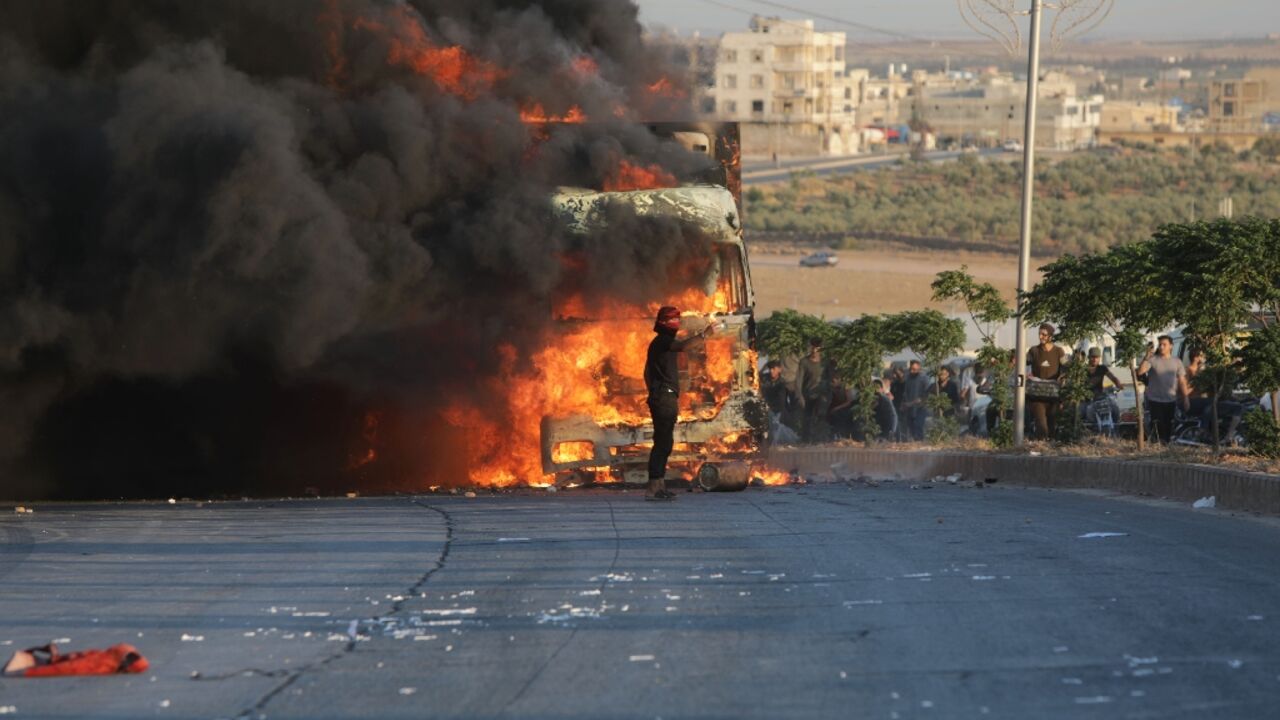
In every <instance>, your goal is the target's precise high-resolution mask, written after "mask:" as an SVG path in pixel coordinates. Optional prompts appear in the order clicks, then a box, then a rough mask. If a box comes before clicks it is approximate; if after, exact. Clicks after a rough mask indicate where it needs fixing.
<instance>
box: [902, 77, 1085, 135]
mask: <svg viewBox="0 0 1280 720" xmlns="http://www.w3.org/2000/svg"><path fill="white" fill-rule="evenodd" d="M913 107H914V112H915V116H916V118H917V119H918V120H920V121H922V122H924V123H925V124H927V125H928V126H929V128H930V129H932V130H933V132H934V133H935V134H936V135H937V136H938V138H939V140H940V141H944V142H945V141H947V140H952V141H961V142H975V143H979V144H995V143H998V142H1000V141H1003V140H1018V141H1021V140H1023V122H1024V117H1025V115H1026V85H1025V84H1024V83H1023V82H1022V81H1020V80H1015V79H1014V78H1012V77H1011V76H1005V75H997V76H989V77H986V78H983V80H982V81H981V82H980V83H979V84H976V85H974V86H971V87H967V88H958V89H940V90H931V89H929V88H925V89H924V91H923V92H921V93H920V94H919V97H918V100H917V101H916V102H915V104H914V105H913ZM1101 116H1102V96H1101V95H1092V96H1088V97H1078V96H1077V95H1076V94H1075V86H1074V83H1073V82H1071V81H1069V80H1066V79H1063V78H1055V77H1053V76H1052V75H1050V76H1048V77H1046V78H1045V80H1044V81H1042V82H1041V84H1040V92H1039V99H1038V102H1037V105H1036V145H1037V146H1038V147H1046V148H1053V149H1058V150H1073V149H1076V148H1082V147H1089V146H1091V145H1093V144H1094V142H1095V135H1096V132H1097V129H1098V124H1099V121H1100V120H1101Z"/></svg>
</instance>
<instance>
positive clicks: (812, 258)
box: [800, 250, 840, 267]
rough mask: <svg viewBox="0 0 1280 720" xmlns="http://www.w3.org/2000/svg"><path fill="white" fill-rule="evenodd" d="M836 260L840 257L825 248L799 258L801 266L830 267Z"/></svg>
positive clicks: (838, 260)
mask: <svg viewBox="0 0 1280 720" xmlns="http://www.w3.org/2000/svg"><path fill="white" fill-rule="evenodd" d="M838 262H840V258H839V257H837V256H836V254H835V253H833V252H827V251H826V250H823V251H820V252H816V253H814V254H812V255H806V256H804V257H802V258H800V266H801V267H831V266H832V265H835V264H836V263H838Z"/></svg>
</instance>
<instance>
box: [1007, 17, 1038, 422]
mask: <svg viewBox="0 0 1280 720" xmlns="http://www.w3.org/2000/svg"><path fill="white" fill-rule="evenodd" d="M1043 12H1044V2H1043V0H1031V35H1030V38H1029V39H1028V42H1027V102H1026V110H1027V114H1026V119H1025V124H1024V126H1023V132H1022V137H1023V143H1022V221H1021V234H1020V236H1019V240H1018V316H1017V317H1016V318H1015V319H1014V322H1013V331H1014V332H1015V333H1017V335H1016V340H1015V344H1014V362H1015V363H1017V364H1016V365H1015V367H1017V369H1018V371H1017V373H1015V375H1014V377H1015V378H1016V382H1015V385H1014V388H1013V444H1014V445H1016V446H1018V447H1021V446H1022V444H1023V443H1024V442H1026V430H1027V428H1026V421H1027V414H1026V409H1027V323H1026V318H1025V317H1024V316H1023V312H1022V296H1023V294H1024V293H1026V292H1027V290H1028V289H1029V288H1028V287H1027V281H1028V279H1029V277H1030V275H1031V199H1032V192H1033V190H1034V187H1035V166H1036V93H1037V92H1039V90H1040V15H1041V14H1042V13H1043Z"/></svg>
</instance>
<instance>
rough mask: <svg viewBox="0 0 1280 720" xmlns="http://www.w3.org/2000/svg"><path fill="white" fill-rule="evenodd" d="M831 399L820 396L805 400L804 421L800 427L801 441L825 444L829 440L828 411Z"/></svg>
mask: <svg viewBox="0 0 1280 720" xmlns="http://www.w3.org/2000/svg"><path fill="white" fill-rule="evenodd" d="M830 408H831V398H829V397H826V396H823V395H819V396H818V397H811V398H805V399H804V420H803V422H802V424H801V426H800V439H801V440H803V441H804V442H824V441H825V440H826V439H827V410H828V409H830Z"/></svg>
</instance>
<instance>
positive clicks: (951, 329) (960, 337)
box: [883, 310, 965, 436]
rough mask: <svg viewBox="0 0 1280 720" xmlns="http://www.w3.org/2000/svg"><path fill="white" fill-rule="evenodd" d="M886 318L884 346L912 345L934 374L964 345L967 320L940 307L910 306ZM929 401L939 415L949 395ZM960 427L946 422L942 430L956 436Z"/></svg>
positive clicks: (900, 347)
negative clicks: (919, 307) (940, 310)
mask: <svg viewBox="0 0 1280 720" xmlns="http://www.w3.org/2000/svg"><path fill="white" fill-rule="evenodd" d="M883 322H884V336H883V337H884V339H885V342H884V344H885V346H886V347H888V348H890V350H891V351H893V350H902V349H908V348H909V349H910V350H911V351H912V352H913V353H915V354H916V356H918V357H919V358H920V361H921V363H922V364H923V365H924V366H925V367H927V368H929V369H930V372H932V374H933V376H934V377H935V378H936V377H937V376H938V370H939V369H940V368H941V367H942V362H943V361H944V360H946V359H947V358H948V357H950V356H952V355H955V354H956V353H958V352H960V349H961V348H963V347H964V340H965V334H964V323H963V322H962V321H960V320H956V319H955V318H949V317H947V316H946V315H943V314H942V313H940V312H938V311H937V310H908V311H906V312H901V313H898V314H896V315H886V316H884V319H883ZM928 405H929V407H930V409H932V410H933V411H934V413H935V415H936V416H937V417H939V418H940V417H941V412H942V410H943V409H945V407H946V398H945V396H942V397H938V396H935V397H933V398H930V400H929V401H928ZM958 429H959V428H956V427H950V426H947V427H946V428H945V430H946V432H945V433H943V434H946V435H951V436H954V435H955V434H956V431H958Z"/></svg>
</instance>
